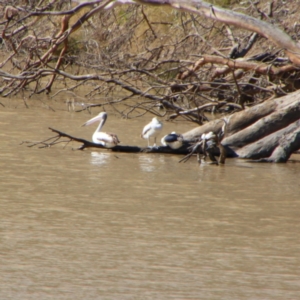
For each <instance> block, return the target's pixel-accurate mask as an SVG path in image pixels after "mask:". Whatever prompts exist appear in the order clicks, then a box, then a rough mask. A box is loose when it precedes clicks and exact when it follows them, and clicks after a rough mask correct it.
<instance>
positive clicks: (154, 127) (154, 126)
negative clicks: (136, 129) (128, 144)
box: [141, 118, 163, 147]
mask: <svg viewBox="0 0 300 300" xmlns="http://www.w3.org/2000/svg"><path fill="white" fill-rule="evenodd" d="M162 128H163V124H162V122H160V121H158V120H157V118H153V119H152V121H151V122H150V123H149V124H147V125H146V126H145V127H144V129H143V132H142V134H141V137H142V138H144V139H147V140H148V147H150V137H151V136H153V137H154V145H153V146H154V147H156V137H157V136H158V135H159V133H160V131H161V130H162Z"/></svg>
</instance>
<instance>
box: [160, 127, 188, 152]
mask: <svg viewBox="0 0 300 300" xmlns="http://www.w3.org/2000/svg"><path fill="white" fill-rule="evenodd" d="M161 143H162V144H163V145H164V146H169V147H170V148H171V149H179V148H180V147H181V146H182V143H183V136H182V135H181V134H177V133H176V132H175V131H173V132H172V133H169V134H167V135H165V136H164V137H163V138H162V139H161Z"/></svg>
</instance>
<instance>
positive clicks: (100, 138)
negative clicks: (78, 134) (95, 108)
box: [82, 111, 120, 148]
mask: <svg viewBox="0 0 300 300" xmlns="http://www.w3.org/2000/svg"><path fill="white" fill-rule="evenodd" d="M106 119H107V113H106V112H104V111H103V112H101V113H100V114H99V115H97V116H96V117H94V118H92V119H90V120H88V121H87V122H85V123H84V124H83V125H82V126H89V125H91V124H94V123H95V122H99V125H98V127H97V129H96V131H95V132H94V134H93V143H95V144H100V145H102V146H103V147H105V148H113V147H115V146H117V145H118V144H119V143H120V141H119V139H118V137H117V135H116V134H114V133H110V132H102V131H101V129H102V127H103V126H104V124H105V121H106Z"/></svg>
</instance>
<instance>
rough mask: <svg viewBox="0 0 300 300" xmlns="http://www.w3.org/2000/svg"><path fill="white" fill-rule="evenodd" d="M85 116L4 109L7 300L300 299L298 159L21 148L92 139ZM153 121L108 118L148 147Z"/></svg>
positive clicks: (1, 213)
mask: <svg viewBox="0 0 300 300" xmlns="http://www.w3.org/2000/svg"><path fill="white" fill-rule="evenodd" d="M98 112H100V109H94V110H93V114H92V115H95V114H96V113H98ZM90 117H91V115H89V114H87V113H70V112H67V111H66V108H65V107H64V109H63V110H58V111H56V112H52V111H51V110H47V109H43V108H41V107H39V108H35V107H31V108H30V109H25V108H24V107H23V105H22V104H19V105H17V107H12V106H8V107H5V108H4V107H1V106H0V127H1V132H0V134H1V152H0V166H1V175H0V176H1V182H0V198H1V200H0V239H1V243H0V261H1V263H0V299H1V300H2V299H4V300H6V299H22V300H26V299H38V300H41V299H42V300H43V299H51V300H52V299H56V300H57V299H230V300H234V299H236V300H242V299H255V300H259V299H264V300H265V299H270V300H271V299H272V300H275V299H278V300H279V299H280V300H282V299H285V300H288V299H300V239H299V232H300V223H299V220H300V183H299V172H300V163H299V161H300V159H299V155H294V156H293V159H294V160H296V162H289V163H287V164H250V163H247V162H244V161H240V160H237V159H231V160H230V159H229V160H227V161H226V165H225V166H220V167H217V166H211V165H201V166H198V165H197V164H196V161H195V159H194V158H191V159H190V160H189V161H188V162H187V163H178V161H179V159H180V158H181V156H175V155H159V154H122V153H111V152H109V151H107V150H101V149H87V150H85V151H73V150H72V147H73V148H75V147H78V146H79V144H76V143H72V144H69V145H68V146H67V147H66V148H64V145H63V144H59V145H56V146H54V147H52V148H46V149H39V148H38V147H31V148H29V147H27V145H26V144H20V143H21V142H22V141H24V140H30V141H41V140H44V139H46V138H48V137H51V136H54V134H53V133H52V132H50V131H49V130H48V127H49V126H50V127H54V128H55V129H58V130H61V131H64V132H66V133H69V134H72V135H75V136H77V137H82V138H86V139H91V135H92V133H93V131H94V130H95V126H91V127H80V125H81V124H83V123H84V122H85V121H86V120H88V119H89V118H90ZM150 119H151V116H147V117H146V116H145V117H143V118H140V119H134V120H122V119H119V118H117V116H115V115H114V114H110V115H109V118H108V121H107V123H106V125H105V129H106V130H108V131H111V132H115V133H117V134H118V136H119V139H120V140H121V142H122V143H123V144H125V145H126V144H127V145H128V144H130V145H138V146H143V145H146V141H145V140H141V139H140V138H139V134H140V131H141V129H142V127H143V126H144V125H145V124H146V123H148V121H150ZM191 128H193V125H191V124H172V123H165V129H164V131H163V133H168V132H170V131H173V130H175V131H177V132H185V131H187V130H188V129H191Z"/></svg>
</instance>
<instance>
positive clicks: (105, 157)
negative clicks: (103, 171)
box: [91, 151, 111, 166]
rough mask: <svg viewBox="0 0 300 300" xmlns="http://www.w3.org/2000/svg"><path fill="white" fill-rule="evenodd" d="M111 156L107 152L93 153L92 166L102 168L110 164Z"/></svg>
mask: <svg viewBox="0 0 300 300" xmlns="http://www.w3.org/2000/svg"><path fill="white" fill-rule="evenodd" d="M110 156H111V154H110V153H106V152H95V151H93V152H91V164H92V165H95V166H102V165H105V164H107V163H109V159H110Z"/></svg>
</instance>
